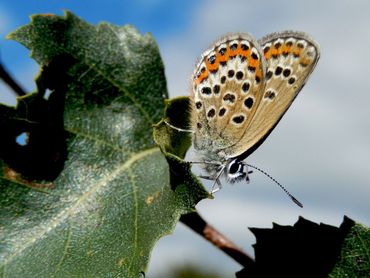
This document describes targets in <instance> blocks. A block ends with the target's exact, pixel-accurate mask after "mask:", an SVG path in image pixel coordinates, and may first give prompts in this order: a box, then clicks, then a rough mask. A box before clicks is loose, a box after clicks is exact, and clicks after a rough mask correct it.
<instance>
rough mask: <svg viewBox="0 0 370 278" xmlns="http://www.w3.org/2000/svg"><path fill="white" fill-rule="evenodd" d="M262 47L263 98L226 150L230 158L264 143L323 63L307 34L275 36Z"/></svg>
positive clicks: (268, 37) (265, 41)
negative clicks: (264, 63)
mask: <svg viewBox="0 0 370 278" xmlns="http://www.w3.org/2000/svg"><path fill="white" fill-rule="evenodd" d="M259 43H260V45H261V48H262V51H263V55H264V58H265V59H266V61H267V71H266V77H265V86H264V88H263V92H262V95H263V96H262V98H261V101H260V102H259V105H258V108H257V111H256V112H255V114H254V115H253V119H252V120H251V121H250V123H249V125H248V127H247V128H246V129H245V131H244V134H243V136H242V138H241V139H240V140H239V141H238V142H237V143H236V144H234V145H233V146H231V147H228V148H227V149H225V153H226V155H227V156H229V157H235V156H240V155H242V154H244V155H249V153H250V152H251V151H253V150H254V149H255V148H256V147H257V146H258V145H259V144H260V143H262V142H263V140H264V139H265V138H266V137H267V136H268V134H269V133H270V132H271V131H272V129H273V128H274V127H275V126H276V124H277V123H278V122H279V120H280V119H281V117H282V116H283V115H284V113H285V112H286V110H287V109H288V108H289V106H290V105H291V103H292V102H293V100H294V98H295V97H296V96H297V94H298V93H299V91H300V90H301V89H302V87H303V86H304V84H305V82H306V81H307V78H308V77H309V75H310V74H311V72H312V71H313V69H314V67H315V65H316V63H317V61H318V59H319V47H318V46H317V44H316V43H315V42H314V41H313V40H312V39H311V38H309V36H308V35H306V34H304V33H297V32H283V33H274V34H271V35H268V36H266V37H265V38H263V39H261V40H260V41H259ZM248 152H249V153H248Z"/></svg>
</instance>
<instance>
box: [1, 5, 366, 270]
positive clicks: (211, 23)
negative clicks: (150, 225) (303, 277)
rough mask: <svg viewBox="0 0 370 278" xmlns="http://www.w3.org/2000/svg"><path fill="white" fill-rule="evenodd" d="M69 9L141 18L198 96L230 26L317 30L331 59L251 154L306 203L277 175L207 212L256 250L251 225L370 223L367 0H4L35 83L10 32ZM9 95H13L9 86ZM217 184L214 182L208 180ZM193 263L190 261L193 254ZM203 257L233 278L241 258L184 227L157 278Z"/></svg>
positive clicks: (162, 246)
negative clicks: (209, 52)
mask: <svg viewBox="0 0 370 278" xmlns="http://www.w3.org/2000/svg"><path fill="white" fill-rule="evenodd" d="M62 9H68V10H71V11H72V12H74V13H75V14H77V15H78V16H80V17H82V18H84V19H85V20H87V21H88V22H90V23H93V24H95V23H97V22H99V21H101V20H105V21H109V22H112V23H114V24H119V25H121V24H126V23H130V24H132V25H134V26H136V27H137V28H138V29H139V31H141V32H143V33H145V32H151V33H152V34H153V36H154V38H155V39H156V40H157V42H158V44H159V47H160V51H161V54H162V58H163V60H164V63H165V67H166V76H167V81H168V89H169V92H170V95H171V96H178V95H188V94H189V79H190V75H191V73H192V71H193V67H194V66H195V62H196V60H197V58H198V57H199V56H200V55H201V53H202V51H204V50H205V49H206V48H207V47H208V46H209V45H210V44H211V43H212V42H213V41H215V40H216V39H217V38H218V37H219V36H220V35H222V34H224V33H227V32H249V33H251V34H252V35H254V36H255V37H257V38H260V37H262V36H263V35H265V34H267V33H270V32H274V31H282V30H287V29H293V30H300V31H305V32H308V33H309V34H311V35H312V37H314V38H315V39H316V40H317V41H318V43H319V44H320V46H321V60H320V61H319V63H318V66H317V68H316V69H315V71H314V73H313V74H312V77H311V78H310V79H309V80H308V82H307V85H306V86H305V87H304V89H303V90H302V92H301V93H300V95H299V97H298V98H297V99H296V100H295V102H294V103H293V105H292V107H291V108H290V109H289V111H288V112H287V114H286V115H285V116H284V118H283V119H282V121H281V122H280V123H279V125H278V127H277V128H276V129H275V130H274V131H273V132H272V134H271V135H270V136H269V138H268V139H267V140H266V141H265V143H264V144H263V145H261V146H260V147H259V149H258V150H257V151H256V152H255V153H253V155H252V156H250V157H249V158H248V162H249V163H251V164H256V165H257V166H260V167H261V168H263V169H264V170H266V171H268V172H270V174H272V175H273V176H274V177H275V178H276V179H278V180H279V181H280V182H282V183H283V184H284V186H285V187H287V188H288V189H289V191H291V193H293V195H295V196H296V197H297V198H298V199H299V200H300V201H302V202H303V204H304V209H299V208H298V207H296V206H295V205H294V204H293V203H292V202H291V201H289V199H288V198H287V197H286V196H285V195H284V194H283V193H282V191H281V190H280V189H278V188H277V187H276V185H274V184H273V183H271V182H270V181H269V180H268V179H267V178H266V177H264V176H262V175H259V174H257V173H256V174H253V175H252V176H251V183H250V184H249V185H244V184H236V185H233V186H229V185H227V184H225V185H224V188H223V189H222V191H220V192H218V193H217V194H216V198H215V199H214V200H206V201H203V202H201V203H200V204H199V205H198V209H199V211H200V212H201V214H202V215H204V216H205V218H206V219H207V220H209V222H210V223H211V224H213V225H214V226H216V227H217V228H219V229H220V230H221V231H222V232H223V233H224V234H227V235H228V236H230V238H231V239H232V240H233V241H234V242H236V243H237V244H239V245H240V246H242V247H243V248H245V249H246V250H248V251H249V252H250V253H253V250H252V247H251V245H252V244H253V243H254V237H253V236H252V235H251V233H250V232H249V231H248V229H247V227H266V228H268V227H271V225H272V224H271V223H272V222H276V223H279V224H283V225H292V224H293V223H294V222H295V221H296V220H297V218H298V216H299V215H302V216H304V217H306V218H308V219H311V220H312V221H316V222H326V223H329V224H333V225H339V224H340V222H341V221H342V217H343V215H344V214H346V215H348V216H349V217H351V218H353V219H354V220H357V221H359V222H362V223H364V224H365V225H368V226H369V225H370V213H369V212H370V202H369V197H370V184H369V181H370V109H369V103H370V81H369V78H368V75H369V73H370V63H369V60H370V29H369V26H370V17H369V15H368V11H369V10H370V2H368V1H365V0H364V1H349V0H344V1H334V0H331V1H319V0H312V1H290V0H281V1H274V0H271V1H270V0H269V1H267V0H266V1H242V0H230V1H221V0H214V1H161V0H149V1H144V0H140V1H118V0H117V1H112V0H106V1H56V0H55V1H41V0H40V1H35V0H29V1H20V0H14V1H9V0H5V1H2V2H1V3H0V35H1V38H0V52H1V59H2V61H3V62H4V63H5V65H6V66H7V67H8V68H9V69H10V70H11V72H12V73H13V74H14V75H15V76H16V77H17V79H18V80H19V81H20V82H21V83H22V85H24V86H25V87H26V88H28V90H31V89H32V88H33V86H34V85H33V78H34V76H35V75H36V73H37V70H38V68H37V65H36V64H35V63H34V62H32V60H31V59H30V58H28V55H29V54H28V51H27V50H26V49H24V48H23V46H20V45H18V44H16V43H15V42H11V41H6V40H4V36H5V35H6V34H7V33H8V32H9V31H12V30H14V29H15V28H16V27H18V26H20V25H22V24H25V23H27V22H29V19H28V16H29V15H30V14H34V13H46V12H48V13H50V12H51V13H57V14H61V10H62ZM0 91H2V92H4V93H1V94H0V101H4V100H5V99H6V100H7V101H12V100H10V98H9V96H8V95H7V94H6V92H5V88H4V87H2V86H0ZM206 185H207V186H210V184H206ZM184 258H185V259H184ZM189 262H190V263H194V264H200V265H203V266H206V267H210V268H214V269H217V271H219V272H220V273H224V275H223V276H224V277H232V272H233V271H236V270H238V269H239V266H238V265H237V264H236V263H233V262H232V261H231V259H228V258H227V257H225V256H224V255H222V254H221V253H220V252H218V251H217V250H215V249H214V248H213V247H212V246H210V245H209V244H208V243H207V242H204V241H203V240H202V239H200V238H199V237H198V236H197V235H195V234H193V233H192V232H191V231H189V230H187V228H186V227H184V226H182V225H178V227H177V228H176V230H175V232H174V234H173V235H171V236H167V237H164V238H163V239H161V240H160V241H159V244H158V245H157V247H156V248H155V250H154V252H153V255H152V261H151V264H150V268H149V277H161V276H160V273H161V271H164V270H165V269H167V268H168V266H169V265H176V264H186V263H189Z"/></svg>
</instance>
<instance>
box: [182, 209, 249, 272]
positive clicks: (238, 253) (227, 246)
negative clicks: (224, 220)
mask: <svg viewBox="0 0 370 278" xmlns="http://www.w3.org/2000/svg"><path fill="white" fill-rule="evenodd" d="M180 221H181V222H182V223H184V224H185V225H186V226H188V227H189V228H190V229H192V230H193V231H195V232H196V233H198V234H199V235H200V236H202V237H203V238H205V239H206V240H208V241H209V242H211V243H212V244H213V245H215V246H216V247H217V248H219V249H220V250H221V251H223V252H224V253H226V254H227V255H229V256H230V257H231V258H233V259H234V260H235V261H237V262H238V263H239V264H241V265H242V266H244V267H251V266H252V265H253V264H254V260H253V259H252V258H251V256H249V255H248V254H247V253H245V252H244V251H243V250H241V249H240V248H239V247H237V246H236V245H235V244H234V243H233V242H231V241H230V240H229V239H228V238H226V237H225V236H224V235H223V234H221V233H220V232H219V231H217V230H216V229H215V228H214V227H212V226H211V225H209V224H208V223H207V222H206V221H205V220H204V219H203V218H202V217H201V216H200V215H199V214H198V213H197V212H192V213H189V214H185V215H182V216H181V218H180Z"/></svg>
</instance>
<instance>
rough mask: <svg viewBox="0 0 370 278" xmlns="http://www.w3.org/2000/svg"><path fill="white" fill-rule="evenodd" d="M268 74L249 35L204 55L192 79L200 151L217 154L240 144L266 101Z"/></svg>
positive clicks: (230, 39)
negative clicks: (264, 98) (252, 120)
mask: <svg viewBox="0 0 370 278" xmlns="http://www.w3.org/2000/svg"><path fill="white" fill-rule="evenodd" d="M265 71H266V62H265V59H264V57H263V53H262V51H261V49H260V47H259V44H258V43H257V42H256V41H255V40H254V39H253V38H252V37H251V36H249V35H248V34H232V35H229V36H226V37H225V38H222V39H221V40H219V41H217V42H216V43H215V44H213V45H212V46H211V48H209V49H208V50H207V51H205V52H204V54H203V55H202V58H201V60H200V62H199V63H198V65H197V67H196V70H195V72H194V76H193V79H192V87H193V88H192V94H191V100H192V109H193V113H192V129H193V130H194V131H195V134H194V141H193V142H194V147H195V148H196V149H198V150H206V151H207V152H217V151H219V150H221V149H224V148H227V147H228V146H231V145H233V144H235V143H237V142H238V141H240V139H241V138H242V136H243V134H244V131H245V130H246V129H247V127H248V125H250V123H251V119H252V118H253V115H254V114H255V112H256V110H257V107H258V106H259V103H260V101H261V99H262V97H263V95H262V92H263V91H264V84H265Z"/></svg>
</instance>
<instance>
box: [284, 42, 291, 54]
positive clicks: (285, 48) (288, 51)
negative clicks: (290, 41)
mask: <svg viewBox="0 0 370 278" xmlns="http://www.w3.org/2000/svg"><path fill="white" fill-rule="evenodd" d="M291 49H292V46H290V45H287V44H284V46H283V47H282V49H281V52H282V53H283V54H284V55H287V54H289V53H290V52H291Z"/></svg>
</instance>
